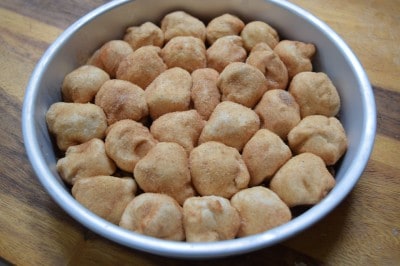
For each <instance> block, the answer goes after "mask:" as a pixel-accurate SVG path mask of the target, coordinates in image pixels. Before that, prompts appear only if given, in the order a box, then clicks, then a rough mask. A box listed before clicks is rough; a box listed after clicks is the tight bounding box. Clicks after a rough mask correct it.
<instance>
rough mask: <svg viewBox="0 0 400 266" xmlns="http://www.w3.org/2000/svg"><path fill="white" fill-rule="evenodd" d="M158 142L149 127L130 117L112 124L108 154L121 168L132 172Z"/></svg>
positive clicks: (109, 129)
mask: <svg viewBox="0 0 400 266" xmlns="http://www.w3.org/2000/svg"><path fill="white" fill-rule="evenodd" d="M156 143H157V141H156V140H155V139H154V138H153V136H152V135H151V134H150V131H149V129H148V128H147V127H145V126H143V125H142V124H141V123H138V122H136V121H133V120H130V119H124V120H120V121H118V122H115V123H114V124H112V125H111V126H110V127H109V128H108V129H107V136H106V141H105V144H106V152H107V155H108V156H109V157H110V158H111V159H113V160H114V162H115V163H116V164H117V166H118V167H119V168H121V169H122V170H124V171H126V172H130V173H132V172H133V168H134V167H135V165H136V163H137V162H138V161H139V160H140V159H141V158H142V157H144V156H145V155H146V154H147V153H148V152H149V150H150V149H151V148H153V147H154V146H155V145H156Z"/></svg>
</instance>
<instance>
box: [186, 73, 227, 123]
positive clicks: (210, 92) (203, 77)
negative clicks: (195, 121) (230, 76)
mask: <svg viewBox="0 0 400 266" xmlns="http://www.w3.org/2000/svg"><path fill="white" fill-rule="evenodd" d="M218 77H219V73H218V72H217V71H216V70H214V69H212V68H202V69H197V70H195V71H193V73H192V89H191V98H192V102H193V105H194V109H196V110H197V112H198V113H199V114H200V115H201V116H202V117H203V119H204V120H208V118H209V117H210V115H211V113H212V112H213V111H214V109H215V107H216V106H217V105H218V104H219V103H220V102H221V93H220V92H219V89H218V86H217V81H218Z"/></svg>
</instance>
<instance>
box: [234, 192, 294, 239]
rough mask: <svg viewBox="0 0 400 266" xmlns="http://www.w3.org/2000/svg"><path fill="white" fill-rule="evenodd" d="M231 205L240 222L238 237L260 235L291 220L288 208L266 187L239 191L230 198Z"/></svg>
mask: <svg viewBox="0 0 400 266" xmlns="http://www.w3.org/2000/svg"><path fill="white" fill-rule="evenodd" d="M231 204H232V206H233V207H235V208H236V210H238V212H239V215H240V218H241V220H242V222H241V226H240V228H239V232H238V236H239V237H243V236H249V235H254V234H258V233H262V232H264V231H267V230H269V229H272V228H274V227H277V226H279V225H282V224H284V223H287V222H288V221H290V219H292V214H291V213H290V209H289V208H288V206H286V204H285V203H284V202H283V201H282V200H281V199H280V198H279V197H278V196H277V195H276V194H275V193H274V192H273V191H272V190H270V189H268V188H266V187H261V186H257V187H252V188H248V189H244V190H241V191H239V192H238V193H236V194H235V195H234V196H233V197H232V199H231Z"/></svg>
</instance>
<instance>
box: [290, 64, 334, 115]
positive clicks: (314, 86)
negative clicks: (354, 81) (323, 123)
mask: <svg viewBox="0 0 400 266" xmlns="http://www.w3.org/2000/svg"><path fill="white" fill-rule="evenodd" d="M289 92H290V93H291V94H292V95H293V97H294V98H295V99H296V102H297V103H298V104H299V106H300V113H301V116H302V117H305V116H308V115H324V116H335V115H337V114H338V112H339V110H340V98H339V94H338V92H337V90H336V87H335V86H334V85H333V83H332V81H331V80H330V79H329V77H328V76H327V75H326V74H325V73H322V72H319V73H315V72H301V73H299V74H297V75H296V76H294V77H293V79H292V82H291V83H290V87H289Z"/></svg>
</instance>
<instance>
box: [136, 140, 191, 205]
mask: <svg viewBox="0 0 400 266" xmlns="http://www.w3.org/2000/svg"><path fill="white" fill-rule="evenodd" d="M134 176H135V179H136V182H137V183H138V185H139V187H140V188H141V189H142V190H143V191H145V192H153V193H162V194H167V195H169V196H171V197H173V198H174V199H175V200H176V201H177V202H178V203H179V204H181V205H182V204H183V202H184V201H185V200H186V199H187V198H189V197H192V196H194V194H195V191H194V189H193V187H192V184H191V178H190V171H189V160H188V156H187V154H186V151H185V149H184V148H183V147H182V146H181V145H179V144H177V143H174V142H159V143H158V144H157V145H156V146H154V148H152V149H151V150H150V151H149V152H148V153H147V154H146V156H144V157H143V158H142V159H141V160H140V161H139V162H138V163H137V164H136V166H135V170H134Z"/></svg>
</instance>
